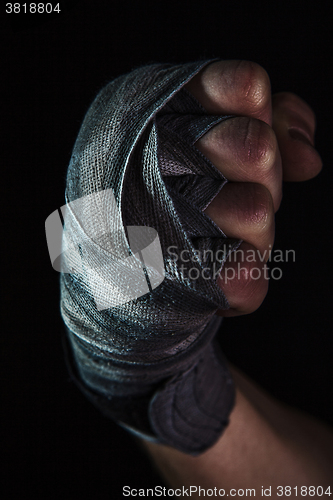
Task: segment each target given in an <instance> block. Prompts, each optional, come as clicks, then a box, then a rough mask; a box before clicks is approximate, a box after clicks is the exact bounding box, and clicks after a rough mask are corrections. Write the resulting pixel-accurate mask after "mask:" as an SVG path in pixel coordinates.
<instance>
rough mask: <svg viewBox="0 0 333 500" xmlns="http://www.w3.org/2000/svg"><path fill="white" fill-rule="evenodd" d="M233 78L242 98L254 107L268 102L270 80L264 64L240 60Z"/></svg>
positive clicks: (259, 106)
mask: <svg viewBox="0 0 333 500" xmlns="http://www.w3.org/2000/svg"><path fill="white" fill-rule="evenodd" d="M233 80H234V82H233V83H234V86H236V87H237V90H238V92H239V98H240V99H243V100H244V101H245V102H247V103H248V104H249V105H250V106H251V107H254V108H261V107H262V106H263V105H265V104H266V100H267V97H268V96H269V95H270V80H269V76H268V74H267V72H266V71H265V70H264V68H263V67H262V66H260V65H259V64H257V63H254V62H252V61H238V62H237V63H236V64H235V67H234V74H233Z"/></svg>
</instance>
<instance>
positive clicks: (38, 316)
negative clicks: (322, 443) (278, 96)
mask: <svg viewBox="0 0 333 500" xmlns="http://www.w3.org/2000/svg"><path fill="white" fill-rule="evenodd" d="M324 5H325V4H324V3H320V2H309V1H303V2H302V3H299V4H298V3H296V2H289V4H288V7H286V6H284V4H283V3H281V2H262V4H254V3H253V2H249V1H246V2H245V1H244V2H240V1H218V2H215V1H213V2H205V3H204V2H189V1H183V2H173V1H169V2H157V1H155V2H139V1H132V2H129V1H126V0H123V1H120V2H113V1H109V2H106V3H105V4H104V3H102V2H98V1H96V2H93V1H88V0H82V1H80V2H78V1H72V2H60V8H61V13H60V14H52V15H49V14H35V15H30V16H28V15H22V14H20V15H18V14H17V15H16V14H15V15H14V14H5V7H3V6H2V5H1V9H2V12H1V23H2V24H1V52H2V54H1V109H2V111H1V118H2V127H1V139H2V140H1V152H2V155H1V156H2V161H1V188H2V190H1V192H2V196H1V199H2V201H3V202H4V203H3V209H2V217H1V220H2V223H3V224H4V228H3V229H2V232H1V236H2V248H3V250H4V256H3V258H2V259H3V260H2V273H1V276H2V278H3V279H2V283H3V285H2V288H3V292H4V293H3V295H4V299H3V300H2V303H3V304H4V308H3V312H2V321H1V359H2V361H1V364H2V368H3V370H2V372H3V374H2V377H1V381H2V398H1V399H2V408H3V409H2V417H4V420H3V424H2V426H1V430H2V431H3V438H4V440H3V443H4V444H3V446H2V451H3V454H4V459H5V462H6V467H5V468H2V471H3V472H5V474H4V478H3V480H2V481H1V483H0V489H3V490H4V496H3V498H5V499H12V498H13V499H25V498H28V497H30V495H31V494H33V495H34V498H37V499H39V498H43V499H53V498H65V499H73V500H74V499H75V500H76V499H82V500H84V499H91V498H94V499H102V498H103V499H104V498H114V499H118V498H122V486H123V485H125V484H127V485H130V486H131V487H132V488H140V487H153V486H155V485H158V484H163V482H162V481H161V479H159V477H158V475H157V473H156V472H155V471H154V470H153V468H152V466H151V465H150V462H149V460H148V459H147V458H146V457H145V455H144V454H143V453H142V451H141V450H140V448H138V446H137V444H136V443H135V442H134V441H133V439H132V438H131V437H130V436H129V435H127V433H126V432H125V431H123V430H122V429H120V428H119V427H117V426H116V425H115V424H113V423H112V422H110V421H108V420H107V419H105V418H104V417H103V416H101V415H100V414H99V413H98V411H97V410H95V408H94V407H92V406H91V404H90V403H88V402H87V401H86V400H85V399H84V397H83V396H82V395H81V394H80V393H79V391H78V390H77V388H76V387H75V386H74V384H73V383H72V382H71V381H70V378H69V375H68V373H67V370H66V366H65V363H64V359H63V352H62V346H61V332H62V328H63V327H62V321H61V318H60V314H59V305H58V304H59V289H58V278H59V276H58V275H57V273H56V272H55V271H53V269H52V267H51V264H50V261H49V257H48V251H47V246H46V239H45V230H44V221H45V219H46V218H47V216H48V215H49V214H50V213H51V212H53V211H54V210H55V209H56V208H58V207H60V206H61V205H63V204H64V186H65V174H66V168H67V165H68V163H69V159H70V155H71V150H72V147H73V145H74V141H75V138H76V135H77V133H78V130H79V127H80V124H81V121H82V119H83V117H84V114H85V112H86V111H87V109H88V106H89V104H90V103H91V102H92V100H93V99H94V97H95V95H96V93H97V92H98V91H99V90H100V89H101V88H102V87H103V86H104V85H105V84H106V83H107V82H108V81H110V80H111V79H112V78H114V77H116V76H118V75H120V74H122V73H124V72H128V71H130V70H131V69H133V68H135V67H138V66H140V65H143V64H147V63H150V62H171V63H172V62H175V63H179V62H188V61H192V60H197V59H205V58H211V57H220V58H225V59H249V60H253V61H256V62H258V63H259V64H261V65H262V66H263V67H264V68H265V69H266V70H267V72H268V73H269V75H270V78H271V83H272V90H273V92H276V91H283V90H290V91H293V92H295V93H297V94H299V95H300V96H301V97H302V98H303V99H305V100H306V101H307V102H308V103H309V104H310V105H311V106H312V107H313V109H314V110H315V111H316V114H317V119H318V129H317V135H316V146H317V148H318V150H319V152H320V154H321V156H322V159H323V163H324V170H323V172H322V173H321V174H320V175H319V177H318V178H316V179H314V180H312V181H308V182H305V183H301V184H297V185H296V184H288V185H285V186H284V201H283V204H282V207H281V209H280V211H279V213H278V214H277V218H276V233H277V235H276V243H275V248H277V249H281V250H283V251H284V250H286V249H294V250H295V252H296V262H294V263H292V262H289V263H285V264H283V265H282V269H283V277H282V279H281V280H279V281H273V280H271V283H270V291H269V294H268V296H267V298H266V299H265V301H264V303H263V305H262V307H261V308H260V309H259V310H258V311H257V312H255V313H254V314H252V315H251V316H247V317H241V318H234V319H228V320H226V321H225V323H224V327H223V329H222V332H221V342H222V345H223V346H224V351H225V353H226V355H227V357H228V358H229V359H230V360H231V361H233V362H234V363H235V364H236V365H237V366H239V367H241V368H242V369H243V370H244V371H245V372H246V373H248V374H249V375H250V376H251V377H252V378H253V379H254V380H256V381H257V382H259V383H260V384H261V386H263V387H265V388H266V389H268V390H269V391H270V393H272V394H274V395H275V396H276V397H278V398H280V399H281V400H283V401H285V402H287V403H290V404H293V405H294V406H297V407H298V408H301V409H303V410H306V411H308V412H310V413H311V414H313V415H315V416H317V417H319V418H321V419H323V420H325V421H326V422H327V423H329V424H331V425H332V424H333V398H332V389H331V387H332V378H333V377H332V375H333V367H332V362H331V359H332V347H331V335H332V327H331V325H332V323H331V311H332V293H331V288H332V286H331V283H332V278H333V272H332V263H331V262H332V257H331V256H332V227H331V226H332V222H331V221H332V204H331V193H332V181H333V173H332V168H333V165H332V163H333V158H332V146H331V145H332V111H333V109H332V97H331V92H332V64H331V59H332V58H331V45H332V36H331V34H330V33H331V18H330V16H329V14H328V12H326V10H325V7H324ZM327 5H329V3H328V2H327Z"/></svg>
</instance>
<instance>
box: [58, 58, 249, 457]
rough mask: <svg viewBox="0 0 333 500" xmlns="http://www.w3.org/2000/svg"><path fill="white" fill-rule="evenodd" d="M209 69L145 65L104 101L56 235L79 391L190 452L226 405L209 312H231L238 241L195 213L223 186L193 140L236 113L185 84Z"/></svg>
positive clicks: (219, 425)
mask: <svg viewBox="0 0 333 500" xmlns="http://www.w3.org/2000/svg"><path fill="white" fill-rule="evenodd" d="M208 62H209V61H205V62H196V63H191V64H186V65H180V66H171V65H167V64H153V65H150V66H146V67H143V68H139V69H137V70H135V71H133V72H131V73H129V74H127V75H124V76H121V77H120V78H117V79H116V80H114V81H112V82H111V83H109V84H108V85H107V86H106V87H105V88H104V89H102V91H101V92H100V93H99V94H98V96H97V97H96V99H95V101H94V102H93V103H92V105H91V107H90V109H89V110H88V112H87V114H86V116H85V119H84V121H83V124H82V126H81V129H80V132H79V135H78V138H77V141H76V143H75V146H74V150H73V154H72V158H71V162H70V165H69V168H68V173H67V184H66V203H67V205H68V212H67V213H66V217H65V231H64V234H65V240H66V245H67V246H66V248H67V249H68V248H70V247H71V248H72V249H75V252H74V254H75V255H76V263H75V265H73V266H72V268H71V266H70V265H69V269H68V270H67V271H66V272H63V273H62V274H61V314H62V317H63V320H64V322H65V325H66V330H67V339H66V341H65V342H66V346H67V352H68V359H69V363H70V366H71V372H72V375H73V377H74V378H75V380H76V381H77V383H78V385H79V386H80V388H81V389H82V391H83V392H84V393H85V394H86V396H87V397H88V398H89V399H90V400H91V401H92V402H93V403H94V404H95V405H96V406H97V407H99V408H100V409H101V411H102V412H103V413H104V414H106V415H107V416H109V417H111V418H113V419H115V420H116V421H117V422H119V423H120V425H122V426H124V427H126V428H127V429H129V430H130V431H131V432H134V433H136V434H138V435H140V436H141V437H144V438H146V439H151V440H154V441H156V442H159V443H163V444H168V445H170V446H174V447H175V448H177V449H179V450H181V451H183V452H185V453H190V454H192V455H196V454H198V453H202V452H203V451H205V450H206V449H207V448H209V447H210V446H212V444H214V443H215V442H216V440H217V439H218V437H219V436H220V435H221V433H222V432H223V430H224V428H225V427H226V425H227V424H228V418H229V414H230V411H231V409H232V407H233V404H234V385H233V381H232V379H231V376H230V373H229V371H228V368H227V365H226V362H225V360H224V358H223V355H222V353H221V352H220V350H219V348H218V346H217V344H216V342H214V336H215V334H216V332H217V331H218V329H219V327H220V324H221V318H219V317H217V316H216V315H215V312H216V311H217V310H218V309H226V308H228V307H229V306H228V301H227V299H226V297H225V296H224V294H223V293H222V291H221V289H220V288H219V287H218V286H217V285H216V278H217V275H218V272H219V271H220V270H221V269H222V267H223V264H224V262H225V260H226V258H227V257H228V255H229V253H230V252H232V251H233V250H234V249H236V248H237V247H238V245H239V243H240V242H239V241H238V240H232V239H229V238H227V237H226V235H225V234H224V233H223V231H221V229H219V228H218V227H217V225H216V224H215V223H214V222H213V221H212V220H211V219H210V218H209V217H208V216H206V215H205V214H204V212H203V211H204V209H205V208H206V207H207V206H208V205H209V203H210V202H211V201H212V200H213V198H214V197H215V196H216V195H217V194H218V192H219V191H220V190H221V189H222V188H223V186H224V185H225V183H226V182H227V180H226V179H225V177H224V176H223V175H222V174H221V172H220V171H219V170H217V168H216V167H215V166H214V165H212V163H211V162H210V161H209V160H208V159H207V158H205V157H204V156H203V155H202V154H201V153H200V152H199V151H198V150H197V149H196V148H195V146H194V143H195V142H196V141H197V140H198V139H199V138H200V137H201V136H202V135H203V134H204V133H205V132H207V131H208V130H209V129H210V128H211V127H213V126H214V125H216V124H217V123H219V122H221V121H222V120H225V119H228V118H230V117H228V116H224V117H221V116H212V115H208V114H207V113H206V112H205V110H204V109H203V108H202V107H201V105H200V104H199V103H198V102H197V101H196V100H195V99H194V98H193V97H192V96H191V95H190V94H189V93H188V92H187V91H186V89H183V86H184V84H185V83H186V82H187V81H189V80H190V79H191V78H192V77H193V76H194V75H195V74H196V73H197V72H198V71H199V70H200V69H201V68H203V67H204V66H205V65H207V64H208ZM78 201H79V204H78V203H77V204H76V205H75V202H78ZM75 206H76V209H75V208H73V207H75ZM77 207H79V209H78V208H77ZM135 228H138V231H136V232H135ZM140 228H141V229H140ZM130 230H131V233H130ZM133 231H134V232H133ZM133 234H136V238H133ZM151 242H153V243H151ZM148 243H151V246H150V247H149V248H150V253H149V259H150V261H149V264H147V260H146V258H145V254H144V251H145V248H148ZM134 247H135V248H134ZM158 249H160V250H161V255H162V256H163V270H162V269H161V267H160V265H159V264H158V263H157V260H156V259H155V260H156V264H154V258H155V257H156V255H157V254H158V252H157V250H158ZM155 251H156V252H155ZM154 252H155V253H154ZM147 255H148V254H146V256H147ZM77 256H79V263H78V259H77ZM142 256H143V257H144V259H142ZM68 261H70V259H69V260H68ZM142 269H144V277H145V279H146V282H145V283H146V285H145V286H147V293H144V294H142V293H141V292H142V290H143V289H144V288H142V286H143V285H142V283H143V281H144V279H143V277H142V276H143V275H142ZM136 287H137V289H136ZM140 287H141V288H140ZM140 290H141V292H140V293H141V295H140V293H139V291H140Z"/></svg>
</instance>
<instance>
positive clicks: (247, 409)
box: [145, 368, 333, 498]
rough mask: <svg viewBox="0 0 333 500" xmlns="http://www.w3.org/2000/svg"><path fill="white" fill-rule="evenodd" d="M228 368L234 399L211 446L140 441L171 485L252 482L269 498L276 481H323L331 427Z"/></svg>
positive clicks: (331, 451)
mask: <svg viewBox="0 0 333 500" xmlns="http://www.w3.org/2000/svg"><path fill="white" fill-rule="evenodd" d="M232 372H233V376H234V379H235V382H236V386H237V398H236V405H235V408H234V410H233V412H232V414H231V417H230V424H229V426H228V428H227V429H226V431H225V433H224V434H223V435H222V436H221V438H220V439H219V441H218V442H217V443H216V445H215V446H213V447H212V448H211V449H210V450H208V451H207V452H205V453H203V454H202V455H200V456H199V457H191V456H189V455H185V454H183V453H180V452H178V451H177V450H174V449H171V448H168V447H164V446H160V445H154V444H151V443H145V447H146V448H147V450H148V451H149V453H150V455H151V456H152V458H153V460H154V462H155V464H156V465H157V467H158V468H159V470H160V472H161V473H162V475H163V476H164V478H165V479H166V481H167V482H168V483H169V484H170V485H171V486H172V487H181V486H185V487H189V486H191V485H192V486H193V485H196V486H198V487H199V486H201V487H202V488H214V487H217V488H224V489H225V490H226V491H227V490H229V489H231V488H235V489H238V488H243V489H246V488H254V489H255V490H256V492H257V494H258V495H259V494H261V487H264V488H268V487H269V486H271V487H272V497H271V498H274V494H276V492H277V489H276V488H277V486H291V487H295V486H298V487H299V488H300V487H301V486H323V487H328V486H329V485H330V481H332V475H333V472H332V471H333V434H332V432H331V430H330V429H328V428H326V426H325V425H324V424H322V423H319V422H317V421H316V420H315V419H312V418H311V417H308V416H305V415H304V414H302V413H300V412H298V411H295V410H292V409H290V408H288V407H286V406H284V405H282V404H281V403H278V402H276V401H275V400H273V398H271V397H270V396H268V395H267V394H265V392H264V391H263V390H261V389H259V388H257V387H256V386H255V384H254V383H253V382H251V381H249V380H248V379H247V378H246V377H245V376H244V375H243V374H241V373H240V372H239V371H238V370H236V369H234V368H232ZM193 498H195V497H193ZM276 498H278V497H277V496H276ZM289 498H292V496H291V497H289Z"/></svg>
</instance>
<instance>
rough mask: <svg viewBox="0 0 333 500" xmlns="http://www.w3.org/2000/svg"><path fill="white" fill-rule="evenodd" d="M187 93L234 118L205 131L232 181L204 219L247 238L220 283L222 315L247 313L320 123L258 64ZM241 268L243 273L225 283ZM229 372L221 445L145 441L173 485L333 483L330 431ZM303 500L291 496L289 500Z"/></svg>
mask: <svg viewBox="0 0 333 500" xmlns="http://www.w3.org/2000/svg"><path fill="white" fill-rule="evenodd" d="M186 88H187V90H188V91H189V92H190V93H191V94H192V95H193V96H194V97H195V98H196V99H197V100H198V101H199V102H200V103H201V104H202V106H203V107H204V108H205V109H206V111H207V112H208V113H209V114H224V115H226V114H232V115H235V117H234V118H232V119H229V120H226V121H224V122H222V123H221V124H219V125H217V126H215V127H214V128H213V129H211V130H210V131H209V132H208V133H206V134H205V135H204V136H203V137H202V138H200V140H199V141H198V142H197V143H196V147H197V148H198V149H199V150H200V151H201V152H202V153H203V154H205V155H206V156H207V157H208V158H209V159H210V160H211V161H212V163H213V164H214V165H215V166H216V167H217V168H218V169H220V170H221V172H222V173H223V174H224V175H225V176H226V178H227V179H228V180H229V181H230V182H229V183H228V184H227V185H226V186H224V187H223V189H222V191H221V193H220V194H219V195H218V196H217V197H216V198H215V199H214V200H213V201H212V203H211V204H210V205H209V206H208V207H207V209H206V210H205V212H206V213H207V215H208V216H209V217H211V219H213V220H214V222H216V224H218V226H219V227H220V228H221V229H222V230H223V231H224V233H225V234H226V235H227V236H232V237H234V238H239V239H242V240H243V243H242V244H241V246H240V249H241V250H243V252H244V256H245V259H243V258H239V259H238V260H236V262H233V259H229V260H227V262H226V263H225V266H224V269H223V270H222V273H221V275H220V278H219V279H218V281H217V283H218V285H219V286H220V287H221V289H222V290H223V291H224V293H225V295H226V297H227V299H228V301H229V304H230V309H229V310H227V311H219V312H218V314H219V315H221V316H235V315H241V314H249V313H251V312H253V311H255V310H256V309H257V308H258V307H259V306H260V305H261V303H262V301H263V300H264V297H265V295H266V293H267V290H268V280H267V279H265V278H264V276H265V266H266V264H265V262H262V261H261V259H260V258H259V257H260V255H261V256H263V255H266V257H267V258H268V255H269V254H268V250H269V249H271V247H272V245H273V242H274V231H275V228H274V214H275V212H276V211H277V210H278V208H279V206H280V203H281V199H282V181H283V180H284V181H297V182H300V181H304V180H308V179H311V178H312V177H315V176H316V175H317V174H318V173H319V172H320V170H321V168H322V162H321V159H320V156H319V154H318V152H317V151H316V150H315V148H314V133H315V125H316V123H315V115H314V112H313V111H312V109H311V108H310V107H309V106H308V105H307V104H306V103H305V102H304V101H303V100H302V99H300V98H299V97H298V96H296V95H295V94H292V93H288V92H283V93H279V94H276V95H274V96H273V97H272V96H271V88H270V81H269V77H268V75H267V73H266V71H265V70H264V69H263V68H262V67H261V66H259V65H258V64H256V63H253V62H248V61H218V62H214V63H212V64H210V65H208V66H206V67H205V68H204V69H203V70H201V72H200V73H199V74H198V75H196V76H195V77H194V78H193V79H192V80H191V81H190V82H189V83H188V84H187V85H186ZM253 251H254V252H255V254H256V255H257V259H256V261H255V262H248V261H247V260H246V254H247V252H252V253H251V256H253V255H254V254H253ZM265 252H266V254H265ZM238 263H239V264H240V265H241V267H242V272H241V273H240V275H239V276H237V273H236V277H235V279H227V278H228V276H231V274H232V273H231V271H232V270H233V269H235V270H236V269H237V264H238ZM253 267H257V268H260V269H261V270H262V273H261V275H262V276H261V278H260V279H251V269H252V268H253ZM266 276H267V275H266ZM230 370H231V373H232V374H233V377H234V381H235V385H236V404H235V408H234V410H233V411H232V413H231V416H230V423H229V426H228V427H227V429H226V431H225V432H224V434H223V435H222V436H221V437H220V438H219V440H218V441H217V443H216V444H215V445H214V446H213V447H211V448H210V449H209V450H207V451H206V452H205V453H203V454H202V455H200V456H198V457H191V456H189V455H186V454H184V453H181V452H179V451H177V450H175V449H172V448H169V447H167V446H162V445H157V444H153V443H149V442H146V441H142V443H141V445H142V446H143V448H144V450H146V451H147V452H148V454H149V455H150V457H151V459H152V461H153V463H154V464H155V466H156V467H157V468H158V470H159V471H160V473H161V474H162V476H163V477H164V479H165V480H166V482H167V484H169V485H170V486H171V487H173V488H179V487H182V486H183V485H184V486H185V487H189V486H190V485H197V486H201V487H202V488H214V487H217V488H224V489H226V491H227V490H229V489H230V488H255V489H256V496H261V487H262V486H263V487H265V488H268V487H270V486H271V487H272V495H271V496H270V498H272V499H278V498H281V497H280V496H278V495H277V490H276V488H277V487H278V486H279V485H284V486H286V485H290V486H291V487H295V486H298V487H299V488H300V487H301V486H311V485H315V486H319V485H321V486H323V487H328V486H329V484H330V483H331V484H332V482H333V478H332V475H333V473H332V471H333V451H332V450H333V434H332V431H331V429H329V428H328V427H327V426H325V425H324V424H322V423H321V422H318V421H317V420H315V419H313V418H312V417H309V416H307V415H305V414H303V413H301V412H299V411H297V410H294V409H291V408H289V407H288V406H286V405H284V404H282V403H280V402H278V401H276V400H274V399H273V398H272V397H270V396H269V395H268V394H266V393H265V392H264V391H263V390H262V389H261V388H259V387H258V386H256V384H255V383H253V382H252V381H251V380H250V379H248V378H247V377H246V375H244V374H242V373H241V372H240V371H239V370H238V369H237V368H235V367H230ZM332 486H333V484H332ZM299 491H300V490H299ZM332 493H333V489H332ZM299 496H300V494H299V495H298V496H297V497H296V496H294V494H293V491H292V494H291V496H289V497H288V498H298V497H299ZM191 498H201V497H199V496H195V495H192V497H191ZM236 498H239V497H238V496H236Z"/></svg>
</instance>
